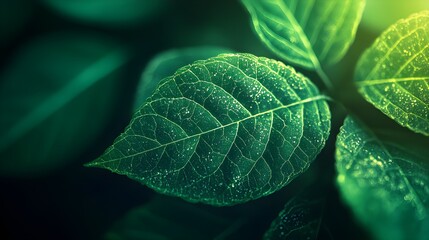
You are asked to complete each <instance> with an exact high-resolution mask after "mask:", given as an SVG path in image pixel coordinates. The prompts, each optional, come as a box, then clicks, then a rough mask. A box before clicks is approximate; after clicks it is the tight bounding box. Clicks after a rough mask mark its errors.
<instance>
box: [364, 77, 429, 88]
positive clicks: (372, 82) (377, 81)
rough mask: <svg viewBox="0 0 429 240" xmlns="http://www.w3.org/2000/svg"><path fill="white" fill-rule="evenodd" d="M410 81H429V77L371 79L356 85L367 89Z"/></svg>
mask: <svg viewBox="0 0 429 240" xmlns="http://www.w3.org/2000/svg"><path fill="white" fill-rule="evenodd" d="M408 81H429V76H427V77H404V78H384V79H371V80H363V81H357V82H356V84H357V85H359V86H361V87H365V86H371V85H378V84H385V83H397V82H408Z"/></svg>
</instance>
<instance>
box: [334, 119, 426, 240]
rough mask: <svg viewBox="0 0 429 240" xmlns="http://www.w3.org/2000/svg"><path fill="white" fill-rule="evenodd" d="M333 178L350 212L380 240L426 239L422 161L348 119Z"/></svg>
mask: <svg viewBox="0 0 429 240" xmlns="http://www.w3.org/2000/svg"><path fill="white" fill-rule="evenodd" d="M336 147H337V149H336V161H337V162H336V168H337V171H338V178H337V182H338V185H339V187H340V191H341V193H342V196H343V198H344V199H345V201H346V202H347V203H348V204H349V205H350V206H351V207H352V210H353V211H354V212H355V215H356V216H357V218H358V219H359V220H361V221H362V222H363V223H364V224H365V225H366V226H367V227H368V228H369V229H370V230H371V231H372V232H373V233H374V235H375V236H376V237H377V238H379V239H426V237H427V234H428V229H429V221H428V212H429V176H428V169H427V166H426V165H423V162H424V160H423V159H421V158H420V157H418V156H416V155H414V154H412V153H410V152H409V151H407V150H406V149H402V148H400V147H398V146H397V145H394V144H391V143H388V142H385V141H381V140H380V139H379V138H377V136H376V135H374V133H372V132H371V131H370V130H369V129H367V128H366V127H365V126H363V125H362V124H361V123H360V122H358V121H357V120H355V119H353V118H352V117H347V118H346V120H345V122H344V125H343V127H342V128H341V131H340V134H339V136H338V138H337V143H336Z"/></svg>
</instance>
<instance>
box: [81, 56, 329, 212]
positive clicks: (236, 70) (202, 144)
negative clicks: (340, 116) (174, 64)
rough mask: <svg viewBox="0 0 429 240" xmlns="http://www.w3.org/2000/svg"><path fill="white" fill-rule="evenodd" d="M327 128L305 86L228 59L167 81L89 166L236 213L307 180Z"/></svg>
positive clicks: (292, 76) (267, 67)
mask: <svg viewBox="0 0 429 240" xmlns="http://www.w3.org/2000/svg"><path fill="white" fill-rule="evenodd" d="M329 129H330V112H329V109H328V105H327V103H326V101H325V97H324V96H322V95H320V93H319V92H318V90H317V88H316V87H315V86H314V85H313V84H312V83H311V82H310V81H309V80H308V79H307V78H305V77H304V76H302V75H300V74H298V73H296V72H295V71H294V70H293V69H292V68H290V67H287V66H285V65H284V64H282V63H281V62H277V61H274V60H269V59H266V58H258V57H255V56H253V55H250V54H225V55H220V56H218V57H214V58H210V59H208V60H204V61H197V62H195V63H193V64H192V65H188V66H186V67H183V68H181V69H179V70H178V71H177V72H176V73H175V74H174V75H172V76H170V77H167V78H165V79H164V80H162V81H161V83H160V85H159V87H158V88H157V90H156V91H155V93H154V94H153V95H152V96H151V97H150V98H149V99H147V100H146V102H145V103H144V104H143V105H142V106H141V108H140V109H139V110H138V111H137V112H136V113H135V115H134V117H133V119H132V121H131V123H130V125H129V126H128V127H127V128H126V130H125V132H124V133H123V134H121V135H120V136H119V137H118V138H117V139H116V140H115V143H114V144H113V145H112V146H111V147H110V148H108V149H107V150H106V152H105V153H104V154H103V155H102V156H101V157H100V158H98V159H97V160H95V161H94V162H92V163H90V164H89V166H97V167H101V168H106V169H109V170H111V171H113V172H115V173H119V174H124V175H127V176H128V177H130V178H132V179H135V180H137V181H139V182H141V183H143V184H145V185H147V186H149V187H151V188H153V189H155V190H157V191H159V192H162V193H165V194H169V195H174V196H179V197H182V198H184V199H186V200H189V201H195V202H204V203H207V204H213V205H232V204H237V203H242V202H246V201H249V200H252V199H256V198H259V197H262V196H265V195H268V194H271V193H273V192H275V191H277V190H279V189H280V188H282V187H284V186H285V185H286V184H287V183H289V182H290V181H291V180H292V179H294V178H295V177H296V176H298V175H300V174H301V173H302V172H304V171H305V170H306V169H307V168H308V166H309V165H310V163H311V162H312V161H313V159H314V158H315V157H316V155H317V154H318V153H319V152H320V150H321V148H322V147H323V145H324V143H325V140H326V138H327V137H328V134H329Z"/></svg>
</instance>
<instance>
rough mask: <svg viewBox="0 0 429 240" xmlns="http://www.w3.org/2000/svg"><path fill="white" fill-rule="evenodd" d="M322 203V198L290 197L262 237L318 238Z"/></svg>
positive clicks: (271, 239)
mask: <svg viewBox="0 0 429 240" xmlns="http://www.w3.org/2000/svg"><path fill="white" fill-rule="evenodd" d="M324 204H325V201H324V200H322V199H311V200H309V199H307V198H303V197H295V198H292V199H291V200H290V201H288V202H287V203H286V205H285V207H284V209H283V210H282V211H281V212H280V213H279V216H278V217H277V218H276V219H275V220H274V221H273V222H272V223H271V226H270V228H269V229H268V231H267V232H266V233H265V235H264V239H266V240H274V239H307V240H311V239H318V235H319V230H320V225H321V224H322V215H323V208H324Z"/></svg>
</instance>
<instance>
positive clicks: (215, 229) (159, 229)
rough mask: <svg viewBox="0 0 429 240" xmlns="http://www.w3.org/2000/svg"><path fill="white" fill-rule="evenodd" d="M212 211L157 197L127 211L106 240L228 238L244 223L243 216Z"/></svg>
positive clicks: (106, 236) (107, 235)
mask: <svg viewBox="0 0 429 240" xmlns="http://www.w3.org/2000/svg"><path fill="white" fill-rule="evenodd" d="M211 210H212V211H209V210H207V209H204V208H202V206H198V205H194V204H190V203H186V202H182V201H175V199H174V201H173V199H168V198H163V197H156V198H154V199H153V200H151V201H150V202H149V203H147V204H145V205H143V206H140V207H137V208H135V209H133V210H131V211H130V212H129V213H127V214H126V215H125V216H124V217H123V218H122V219H120V220H119V221H118V222H117V223H116V224H115V225H114V227H113V228H112V229H111V230H109V232H108V233H107V234H106V235H105V239H107V240H119V239H126V240H134V239H135V240H138V239H183V240H188V239H226V237H228V236H229V235H230V234H231V233H232V232H235V231H237V230H238V229H239V228H240V227H241V226H242V225H243V224H244V220H243V219H239V220H236V221H234V220H233V219H229V218H225V217H222V216H221V215H220V214H216V212H218V210H217V211H216V209H211Z"/></svg>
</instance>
